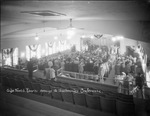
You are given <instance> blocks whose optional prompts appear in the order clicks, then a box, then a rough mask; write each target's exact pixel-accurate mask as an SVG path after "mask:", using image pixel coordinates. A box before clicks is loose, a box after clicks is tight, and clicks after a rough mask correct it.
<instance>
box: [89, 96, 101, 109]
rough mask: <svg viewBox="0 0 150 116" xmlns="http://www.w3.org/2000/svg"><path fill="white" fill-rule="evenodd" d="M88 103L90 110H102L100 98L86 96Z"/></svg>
mask: <svg viewBox="0 0 150 116" xmlns="http://www.w3.org/2000/svg"><path fill="white" fill-rule="evenodd" d="M86 103H87V106H88V107H89V108H92V109H96V110H101V108H100V97H98V96H94V95H89V94H86Z"/></svg>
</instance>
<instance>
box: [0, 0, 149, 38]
mask: <svg viewBox="0 0 150 116" xmlns="http://www.w3.org/2000/svg"><path fill="white" fill-rule="evenodd" d="M31 11H32V13H30V12H31ZM35 11H36V12H37V11H38V12H40V13H43V12H45V11H50V13H51V12H57V13H58V14H63V15H59V16H57V15H56V16H55V15H53V14H50V15H49V14H48V16H46V15H47V13H45V15H44V16H42V15H37V14H35V13H33V12H35ZM28 12H29V13H28ZM69 18H72V19H73V22H78V25H77V26H78V27H80V25H79V24H80V23H81V22H83V21H89V20H92V21H94V20H131V21H149V20H150V12H149V5H148V4H146V3H142V2H135V1H134V0H126V1H123V0H121V1H119V0H117V1H113V0H107V1H104V0H101V1H77V0H74V1H52V0H51V1H36V0H32V1H15V2H14V1H7V0H3V1H2V2H1V38H2V39H6V38H11V39H12V38H13V37H14V38H16V37H17V36H19V37H20V36H21V35H22V36H26V35H28V36H33V35H34V34H35V33H37V32H41V31H43V30H44V31H45V30H46V31H47V32H48V31H56V28H58V27H67V26H68V25H69ZM83 28H84V27H83ZM84 31H86V29H85V30H84ZM87 31H88V30H87ZM91 31H92V30H91Z"/></svg>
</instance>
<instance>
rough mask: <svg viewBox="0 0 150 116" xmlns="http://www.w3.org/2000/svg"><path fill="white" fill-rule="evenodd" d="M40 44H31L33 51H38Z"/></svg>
mask: <svg viewBox="0 0 150 116" xmlns="http://www.w3.org/2000/svg"><path fill="white" fill-rule="evenodd" d="M38 46H39V45H35V44H34V45H29V48H30V50H31V51H33V52H36V51H37V48H38Z"/></svg>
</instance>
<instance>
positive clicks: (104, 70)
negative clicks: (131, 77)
mask: <svg viewBox="0 0 150 116" xmlns="http://www.w3.org/2000/svg"><path fill="white" fill-rule="evenodd" d="M114 56H115V55H114V54H111V53H110V52H109V51H108V47H107V46H105V47H104V46H103V47H101V48H97V49H95V50H92V51H91V50H87V51H82V52H79V51H76V52H71V53H68V54H58V56H57V57H54V58H52V57H51V58H50V57H45V58H43V59H41V60H39V62H38V68H39V70H45V68H48V67H49V66H48V63H49V62H52V64H53V65H52V66H51V67H52V68H53V69H54V70H55V74H57V73H56V72H57V70H58V69H61V70H64V71H70V72H76V73H86V74H93V75H99V78H104V77H108V74H109V72H110V70H111V69H112V63H113V62H114V60H115V58H114Z"/></svg>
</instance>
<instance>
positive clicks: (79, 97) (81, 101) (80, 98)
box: [73, 93, 87, 106]
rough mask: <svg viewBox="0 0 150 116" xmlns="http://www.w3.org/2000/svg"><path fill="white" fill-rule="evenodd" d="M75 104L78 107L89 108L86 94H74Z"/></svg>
mask: <svg viewBox="0 0 150 116" xmlns="http://www.w3.org/2000/svg"><path fill="white" fill-rule="evenodd" d="M73 98H74V103H75V104H76V105H81V106H87V104H86V99H85V94H82V93H73Z"/></svg>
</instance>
